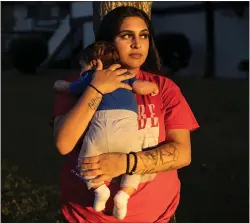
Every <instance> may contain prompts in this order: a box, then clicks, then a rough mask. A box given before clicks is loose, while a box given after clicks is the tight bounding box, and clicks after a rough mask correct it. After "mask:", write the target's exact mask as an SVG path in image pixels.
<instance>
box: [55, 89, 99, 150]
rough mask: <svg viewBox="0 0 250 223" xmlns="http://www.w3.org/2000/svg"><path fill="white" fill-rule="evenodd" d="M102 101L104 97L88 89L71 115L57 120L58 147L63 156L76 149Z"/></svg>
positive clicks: (70, 112)
mask: <svg viewBox="0 0 250 223" xmlns="http://www.w3.org/2000/svg"><path fill="white" fill-rule="evenodd" d="M101 100H102V95H101V94H100V93H98V92H97V91H96V90H94V89H93V88H90V87H88V88H87V89H86V91H85V93H84V94H83V96H82V97H81V98H80V99H79V101H78V102H77V103H76V105H75V106H74V107H73V108H72V109H71V110H70V111H69V113H68V114H67V115H66V116H63V117H59V119H58V120H55V133H56V134H55V136H56V147H57V148H58V150H59V152H60V153H61V154H63V155H65V154H67V153H69V152H71V151H72V149H73V148H74V147H75V145H76V143H77V142H78V140H79V138H80V137H81V136H82V134H83V133H84V132H85V130H86V129H87V126H88V124H89V122H90V120H91V119H92V117H93V115H94V113H95V111H96V109H97V108H98V106H99V104H100V102H101Z"/></svg>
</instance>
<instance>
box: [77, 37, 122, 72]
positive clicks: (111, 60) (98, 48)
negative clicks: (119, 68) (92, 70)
mask: <svg viewBox="0 0 250 223" xmlns="http://www.w3.org/2000/svg"><path fill="white" fill-rule="evenodd" d="M97 59H100V60H101V61H102V63H103V68H104V69H106V68H108V67H109V66H110V65H112V64H115V63H119V61H120V60H119V55H118V53H117V52H116V50H115V48H114V45H113V44H112V43H110V42H107V41H98V42H96V43H92V44H90V45H89V46H87V47H86V48H85V49H84V50H83V52H82V55H81V59H80V60H82V61H84V62H85V63H87V64H89V63H90V62H91V61H92V60H97Z"/></svg>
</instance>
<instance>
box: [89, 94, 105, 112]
mask: <svg viewBox="0 0 250 223" xmlns="http://www.w3.org/2000/svg"><path fill="white" fill-rule="evenodd" d="M101 100H102V98H101V97H95V98H93V99H91V100H90V101H89V103H88V106H89V108H90V109H92V110H96V109H97V108H98V106H99V104H100V102H101Z"/></svg>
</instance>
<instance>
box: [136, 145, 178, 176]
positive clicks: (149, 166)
mask: <svg viewBox="0 0 250 223" xmlns="http://www.w3.org/2000/svg"><path fill="white" fill-rule="evenodd" d="M138 158H139V159H141V161H142V163H143V165H144V168H143V169H144V170H142V171H140V172H139V174H149V173H155V172H157V170H158V169H159V167H162V166H166V171H170V170H174V169H177V168H178V167H177V166H176V165H174V164H173V163H171V162H175V161H177V160H178V158H179V153H178V150H177V148H176V146H174V145H169V146H167V147H166V148H164V149H163V148H159V149H155V150H150V151H146V152H143V153H141V154H138Z"/></svg>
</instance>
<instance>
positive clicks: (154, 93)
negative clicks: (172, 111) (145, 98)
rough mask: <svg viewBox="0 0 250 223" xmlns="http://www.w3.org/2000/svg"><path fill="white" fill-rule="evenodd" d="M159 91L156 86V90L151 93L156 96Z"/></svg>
mask: <svg viewBox="0 0 250 223" xmlns="http://www.w3.org/2000/svg"><path fill="white" fill-rule="evenodd" d="M158 93H159V89H158V87H157V86H156V88H155V89H154V91H153V92H152V93H151V94H150V95H151V96H156V95H157V94H158Z"/></svg>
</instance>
